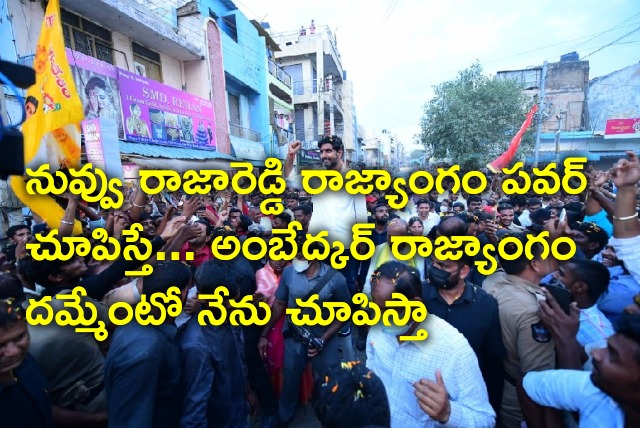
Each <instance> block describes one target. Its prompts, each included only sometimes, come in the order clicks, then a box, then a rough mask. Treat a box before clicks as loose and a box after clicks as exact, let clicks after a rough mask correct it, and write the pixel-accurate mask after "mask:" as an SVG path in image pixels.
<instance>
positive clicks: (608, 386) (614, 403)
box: [521, 314, 640, 428]
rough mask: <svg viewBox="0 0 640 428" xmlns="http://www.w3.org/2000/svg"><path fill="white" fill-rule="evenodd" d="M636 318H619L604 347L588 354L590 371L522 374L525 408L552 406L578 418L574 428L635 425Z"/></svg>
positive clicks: (639, 409)
mask: <svg viewBox="0 0 640 428" xmlns="http://www.w3.org/2000/svg"><path fill="white" fill-rule="evenodd" d="M638 355H640V315H638V314H633V315H632V314H623V315H622V316H621V317H620V319H619V320H618V323H617V325H616V334H614V335H613V336H611V337H610V338H609V341H608V344H607V347H606V348H601V349H595V350H593V351H592V357H593V372H592V373H591V374H589V373H587V372H582V371H574V370H547V371H542V372H531V373H528V374H527V375H526V376H525V377H524V379H523V382H522V386H523V388H524V391H525V392H526V394H522V396H521V399H522V400H524V402H525V403H526V405H525V404H523V409H525V414H526V415H527V425H528V426H529V427H530V428H535V427H537V426H544V421H535V420H530V419H529V417H528V414H529V412H527V411H526V409H531V408H535V406H536V404H537V405H540V406H548V407H554V408H557V409H564V410H569V411H577V412H579V414H580V428H591V427H593V428H600V427H614V428H623V427H637V426H640V359H639V358H638Z"/></svg>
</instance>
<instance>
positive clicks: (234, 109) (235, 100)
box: [227, 93, 242, 125]
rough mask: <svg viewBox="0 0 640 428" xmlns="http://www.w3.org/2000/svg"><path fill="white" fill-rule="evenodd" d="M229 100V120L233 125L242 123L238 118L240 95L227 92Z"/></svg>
mask: <svg viewBox="0 0 640 428" xmlns="http://www.w3.org/2000/svg"><path fill="white" fill-rule="evenodd" d="M227 95H228V96H229V97H228V100H229V122H231V123H232V124H233V125H242V122H241V119H240V97H238V96H236V95H233V94H229V93H227Z"/></svg>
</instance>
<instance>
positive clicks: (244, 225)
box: [238, 214, 253, 231]
mask: <svg viewBox="0 0 640 428" xmlns="http://www.w3.org/2000/svg"><path fill="white" fill-rule="evenodd" d="M252 224H253V220H251V217H249V216H248V215H245V214H241V215H240V224H239V225H238V228H239V229H240V230H243V231H248V230H249V226H251V225H252Z"/></svg>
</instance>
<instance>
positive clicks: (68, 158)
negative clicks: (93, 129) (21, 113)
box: [11, 0, 84, 233]
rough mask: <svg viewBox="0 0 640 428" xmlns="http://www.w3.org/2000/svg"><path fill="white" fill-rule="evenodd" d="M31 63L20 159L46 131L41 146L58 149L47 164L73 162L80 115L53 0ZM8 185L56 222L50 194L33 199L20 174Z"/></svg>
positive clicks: (30, 152) (35, 146)
mask: <svg viewBox="0 0 640 428" xmlns="http://www.w3.org/2000/svg"><path fill="white" fill-rule="evenodd" d="M33 68H34V69H35V71H36V83H35V85H33V86H31V87H30V88H29V89H28V90H27V98H26V101H25V107H26V109H27V120H26V121H25V123H24V125H23V126H22V133H23V135H24V160H25V164H28V163H29V162H30V161H31V160H32V159H33V158H34V157H35V155H36V154H37V153H38V150H39V149H40V145H41V144H42V141H43V138H44V137H45V135H46V134H49V133H50V134H49V135H47V136H46V141H47V145H50V146H51V147H50V148H52V149H53V150H54V152H56V153H60V154H61V155H58V161H59V164H58V165H51V169H52V170H56V169H58V168H59V167H61V166H66V167H70V166H73V167H75V166H78V165H79V164H80V138H79V133H77V132H75V129H77V126H76V124H78V123H79V122H80V121H81V120H82V119H84V114H83V111H82V100H81V99H80V97H79V96H78V93H77V91H76V85H75V83H74V81H73V75H72V74H71V68H70V67H69V62H68V61H67V56H66V53H65V49H64V37H63V35H62V23H61V19H60V4H59V0H50V1H49V4H48V5H47V11H46V12H45V15H44V20H43V21H42V26H41V28H40V37H39V38H38V45H37V46H36V54H35V58H34V61H33ZM69 125H71V126H69ZM11 187H12V188H13V190H14V192H15V193H16V195H17V196H18V197H19V198H20V199H21V200H22V202H23V203H25V204H26V205H28V206H29V207H30V208H31V209H32V210H33V211H35V212H36V213H37V214H38V215H40V216H41V217H42V218H43V219H44V220H45V221H46V222H47V223H48V224H49V226H50V227H52V228H57V227H59V225H60V220H61V219H62V216H63V215H64V211H63V210H62V209H61V208H60V206H59V205H58V204H57V203H56V202H55V201H54V200H53V199H52V198H50V197H47V198H42V197H40V198H37V197H35V196H33V195H29V194H27V192H26V189H25V182H24V179H23V178H22V177H15V176H14V177H12V179H11ZM78 232H81V227H80V224H79V223H78V222H76V225H75V227H74V233H78Z"/></svg>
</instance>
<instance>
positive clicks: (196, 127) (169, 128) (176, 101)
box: [118, 69, 216, 150]
mask: <svg viewBox="0 0 640 428" xmlns="http://www.w3.org/2000/svg"><path fill="white" fill-rule="evenodd" d="M118 82H119V84H120V97H121V101H122V113H123V116H124V123H125V138H126V139H127V140H128V141H134V142H139V143H156V144H163V145H169V146H181V147H195V148H202V149H211V150H215V149H216V136H215V132H214V130H213V127H214V126H215V125H214V113H213V102H211V101H209V100H205V99H203V98H199V97H196V96H195V95H191V94H188V93H186V92H183V91H179V90H177V89H174V88H172V87H171V86H167V85H163V84H162V83H159V82H156V81H154V80H151V79H147V78H146V77H142V76H139V75H137V74H135V73H130V72H128V71H125V70H122V69H118Z"/></svg>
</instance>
